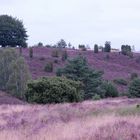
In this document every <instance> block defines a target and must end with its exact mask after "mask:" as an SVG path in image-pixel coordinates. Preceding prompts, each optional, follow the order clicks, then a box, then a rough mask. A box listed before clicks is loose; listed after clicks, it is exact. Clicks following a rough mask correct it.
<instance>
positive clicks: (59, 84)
mask: <svg viewBox="0 0 140 140" xmlns="http://www.w3.org/2000/svg"><path fill="white" fill-rule="evenodd" d="M26 99H27V101H28V102H33V103H41V104H46V103H63V102H78V101H81V100H82V91H81V84H80V82H76V81H72V80H68V79H66V78H61V77H51V78H47V77H46V78H45V77H44V78H41V79H38V80H34V81H32V82H30V83H29V84H28V90H27V92H26Z"/></svg>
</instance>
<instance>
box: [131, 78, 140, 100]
mask: <svg viewBox="0 0 140 140" xmlns="http://www.w3.org/2000/svg"><path fill="white" fill-rule="evenodd" d="M129 94H130V95H131V97H139V98H140V79H139V78H136V79H134V80H133V81H132V82H131V83H130V85H129Z"/></svg>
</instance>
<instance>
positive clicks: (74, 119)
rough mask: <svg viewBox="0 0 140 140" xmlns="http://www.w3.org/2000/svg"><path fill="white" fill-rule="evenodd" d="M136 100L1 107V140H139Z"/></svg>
mask: <svg viewBox="0 0 140 140" xmlns="http://www.w3.org/2000/svg"><path fill="white" fill-rule="evenodd" d="M139 104H140V99H128V98H116V99H105V100H101V101H85V102H82V103H73V104H56V105H1V106H0V139H1V140H140V107H139Z"/></svg>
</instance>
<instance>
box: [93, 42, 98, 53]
mask: <svg viewBox="0 0 140 140" xmlns="http://www.w3.org/2000/svg"><path fill="white" fill-rule="evenodd" d="M98 52H99V50H98V45H97V44H95V45H94V53H98Z"/></svg>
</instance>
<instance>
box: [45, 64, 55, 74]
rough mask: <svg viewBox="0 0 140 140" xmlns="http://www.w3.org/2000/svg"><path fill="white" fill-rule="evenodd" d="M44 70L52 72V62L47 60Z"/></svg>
mask: <svg viewBox="0 0 140 140" xmlns="http://www.w3.org/2000/svg"><path fill="white" fill-rule="evenodd" d="M44 70H45V71H46V72H53V62H48V63H47V64H46V65H45V68H44Z"/></svg>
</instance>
